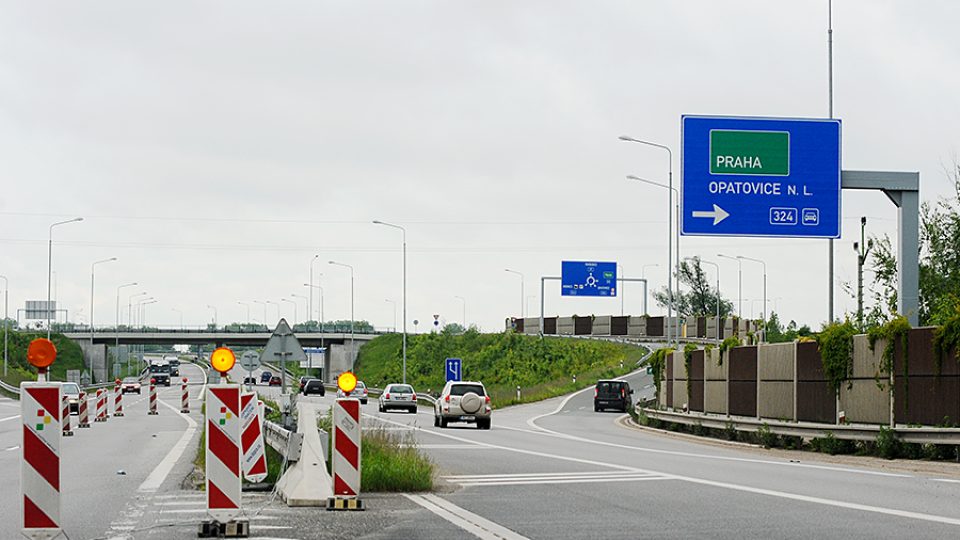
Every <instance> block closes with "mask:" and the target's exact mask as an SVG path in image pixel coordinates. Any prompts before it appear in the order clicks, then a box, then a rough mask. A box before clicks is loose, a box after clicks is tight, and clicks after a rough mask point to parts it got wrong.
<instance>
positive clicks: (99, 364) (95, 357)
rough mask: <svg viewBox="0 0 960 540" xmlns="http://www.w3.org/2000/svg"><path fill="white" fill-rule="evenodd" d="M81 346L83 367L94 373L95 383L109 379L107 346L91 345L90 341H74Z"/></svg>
mask: <svg viewBox="0 0 960 540" xmlns="http://www.w3.org/2000/svg"><path fill="white" fill-rule="evenodd" d="M74 341H76V343H77V344H78V345H80V350H81V351H83V365H84V366H85V367H86V368H87V369H89V370H90V372H91V373H93V382H97V383H99V382H104V381H106V380H107V378H108V374H107V346H106V345H103V344H100V343H97V344H92V345H91V344H90V341H89V340H87V341H82V340H74Z"/></svg>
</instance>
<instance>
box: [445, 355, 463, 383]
mask: <svg viewBox="0 0 960 540" xmlns="http://www.w3.org/2000/svg"><path fill="white" fill-rule="evenodd" d="M446 366H447V368H446V370H445V371H446V374H447V381H459V380H461V379H462V377H463V360H461V359H459V358H447V363H446Z"/></svg>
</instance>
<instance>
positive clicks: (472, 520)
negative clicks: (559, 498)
mask: <svg viewBox="0 0 960 540" xmlns="http://www.w3.org/2000/svg"><path fill="white" fill-rule="evenodd" d="M403 496H404V497H406V498H408V499H410V500H411V501H413V502H415V503H417V504H419V505H420V506H422V507H424V508H426V509H427V510H429V511H431V512H433V513H434V514H436V515H438V516H440V517H442V518H443V519H445V520H447V521H449V522H450V523H453V524H454V525H456V526H457V527H460V528H461V529H463V530H465V531H467V532H468V533H470V534H472V535H474V536H476V537H477V538H480V539H482V540H528V539H527V537H526V536H522V535H519V534H517V533H515V532H513V531H511V530H510V529H508V528H506V527H504V526H502V525H498V524H496V523H494V522H492V521H490V520H488V519H486V518H482V517H480V516H478V515H476V514H474V513H472V512H468V511H466V510H464V509H463V508H460V507H459V506H457V505H455V504H453V503H451V502H449V501H446V500H444V499H441V498H440V497H437V496H436V495H429V494H428V495H411V494H409V493H404V494H403Z"/></svg>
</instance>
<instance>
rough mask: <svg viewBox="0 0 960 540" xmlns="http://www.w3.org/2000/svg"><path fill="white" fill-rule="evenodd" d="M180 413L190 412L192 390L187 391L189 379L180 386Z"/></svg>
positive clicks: (184, 379)
mask: <svg viewBox="0 0 960 540" xmlns="http://www.w3.org/2000/svg"><path fill="white" fill-rule="evenodd" d="M180 412H182V413H189V412H190V390H188V389H187V378H186V377H184V378H183V382H182V383H181V385H180Z"/></svg>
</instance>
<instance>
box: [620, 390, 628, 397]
mask: <svg viewBox="0 0 960 540" xmlns="http://www.w3.org/2000/svg"><path fill="white" fill-rule="evenodd" d="M626 396H627V391H626V390H624V389H623V388H621V389H620V397H626Z"/></svg>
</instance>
